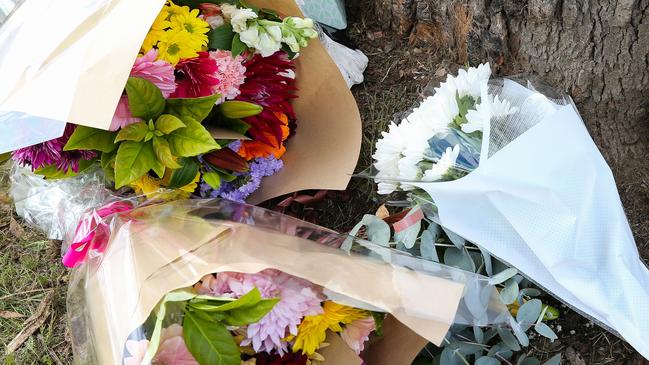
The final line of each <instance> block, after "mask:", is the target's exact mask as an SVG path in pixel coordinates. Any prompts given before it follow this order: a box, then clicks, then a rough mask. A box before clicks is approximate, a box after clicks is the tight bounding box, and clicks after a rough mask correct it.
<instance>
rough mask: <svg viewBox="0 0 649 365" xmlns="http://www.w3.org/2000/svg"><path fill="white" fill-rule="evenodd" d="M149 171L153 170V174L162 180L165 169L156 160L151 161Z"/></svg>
mask: <svg viewBox="0 0 649 365" xmlns="http://www.w3.org/2000/svg"><path fill="white" fill-rule="evenodd" d="M154 153H155V151H154ZM151 170H153V172H155V174H156V175H157V176H158V177H159V178H162V177H164V175H165V171H167V167H166V166H165V165H164V164H163V163H162V162H160V161H159V160H158V159H157V158H156V159H155V160H154V161H153V166H151Z"/></svg>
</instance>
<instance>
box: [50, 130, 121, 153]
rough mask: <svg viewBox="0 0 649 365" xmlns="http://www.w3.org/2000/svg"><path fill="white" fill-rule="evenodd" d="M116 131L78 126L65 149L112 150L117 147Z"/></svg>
mask: <svg viewBox="0 0 649 365" xmlns="http://www.w3.org/2000/svg"><path fill="white" fill-rule="evenodd" d="M115 135H116V133H115V132H108V131H104V130H101V129H96V128H91V127H85V126H82V125H80V126H77V128H76V129H75V130H74V132H72V135H71V136H70V139H69V140H68V142H67V143H66V144H65V146H64V147H63V150H64V151H71V150H96V151H101V152H111V151H112V150H114V149H115V147H116V146H115Z"/></svg>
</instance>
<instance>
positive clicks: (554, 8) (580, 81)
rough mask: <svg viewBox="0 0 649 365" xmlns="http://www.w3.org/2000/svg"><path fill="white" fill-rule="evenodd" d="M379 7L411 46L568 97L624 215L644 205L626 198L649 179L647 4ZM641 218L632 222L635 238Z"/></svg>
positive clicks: (429, 1) (390, 2)
mask: <svg viewBox="0 0 649 365" xmlns="http://www.w3.org/2000/svg"><path fill="white" fill-rule="evenodd" d="M375 2H376V4H377V7H378V10H379V11H377V12H378V13H380V14H381V20H382V23H383V24H384V25H385V26H386V27H389V28H391V29H392V30H393V31H394V32H396V33H397V34H398V35H400V36H404V37H409V39H410V43H411V45H416V46H418V47H437V48H440V49H450V50H452V52H453V54H454V56H455V57H457V59H456V62H457V63H459V64H466V63H467V62H468V63H469V64H472V65H475V64H477V63H480V62H484V61H491V62H492V64H493V65H496V68H497V71H498V72H499V73H501V74H504V75H508V74H514V73H521V72H523V73H527V72H532V73H535V74H537V75H539V76H540V77H541V78H542V79H543V80H544V81H545V82H547V83H548V84H549V85H551V86H553V87H554V88H555V89H557V90H558V91H561V92H566V93H568V94H569V95H571V96H572V98H573V99H574V101H575V102H576V104H577V106H578V107H579V110H580V112H581V114H582V117H583V118H584V120H585V121H586V123H587V126H588V128H589V130H590V133H591V135H592V136H593V139H594V140H595V142H596V143H597V145H598V146H599V147H600V149H601V150H602V152H603V154H604V156H605V158H606V159H607V160H608V162H609V164H610V165H611V167H612V170H613V172H614V173H615V175H616V178H617V179H618V182H619V181H622V184H621V189H620V190H621V193H622V196H623V200H624V202H625V205H627V208H628V205H630V204H637V203H636V202H637V201H638V199H640V201H641V202H644V203H643V204H646V202H647V196H646V194H647V193H646V190H640V191H642V193H640V194H641V195H643V196H640V197H638V196H630V195H629V193H627V192H625V189H626V188H625V184H624V183H625V182H629V183H637V184H643V183H642V178H640V179H638V178H637V176H638V175H637V174H638V171H639V170H640V169H643V170H644V171H647V170H649V168H648V166H649V164H648V163H647V160H648V159H649V110H648V108H647V107H648V106H649V0H463V1H462V0H375ZM634 176H635V178H634ZM644 176H646V175H644ZM634 179H635V180H634ZM644 184H646V182H645V183H644ZM642 189H646V186H644V187H643V188H642ZM634 194H635V193H634ZM636 195H637V194H636ZM643 209H644V211H643V212H641V213H640V214H639V215H637V217H631V223H632V226H634V227H636V228H637V229H641V228H639V227H640V226H644V225H645V224H646V223H647V221H646V219H647V217H648V214H649V207H647V208H643ZM638 219H640V221H638ZM642 220H644V222H643V221H642ZM642 229H643V228H642ZM636 233H638V232H636ZM640 236H641V238H640V239H639V242H638V243H639V246H641V247H642V246H646V245H647V242H646V241H647V238H646V236H645V235H644V234H641V235H640ZM636 237H638V234H636ZM646 249H647V250H649V247H647V248H646ZM647 253H648V252H647V251H646V250H645V255H644V256H645V258H647V256H649V255H647Z"/></svg>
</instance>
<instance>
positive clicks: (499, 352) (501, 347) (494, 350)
mask: <svg viewBox="0 0 649 365" xmlns="http://www.w3.org/2000/svg"><path fill="white" fill-rule="evenodd" d="M512 355H513V352H512V350H511V349H510V348H509V347H507V345H505V344H504V343H497V344H496V345H494V346H492V347H491V348H490V349H489V351H488V352H487V356H493V357H496V358H499V357H502V358H505V359H509V358H510V357H512Z"/></svg>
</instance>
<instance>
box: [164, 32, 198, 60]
mask: <svg viewBox="0 0 649 365" xmlns="http://www.w3.org/2000/svg"><path fill="white" fill-rule="evenodd" d="M165 33H166V37H165V38H164V39H162V40H160V42H158V58H159V59H161V60H165V61H167V62H169V63H170V64H172V65H173V66H175V65H176V64H178V61H180V60H181V59H183V58H193V57H196V56H198V53H197V52H196V51H197V49H196V48H194V47H193V46H192V44H193V43H194V42H193V41H192V38H191V35H190V34H189V33H187V32H186V31H184V30H182V31H175V30H168V31H166V32H165Z"/></svg>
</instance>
